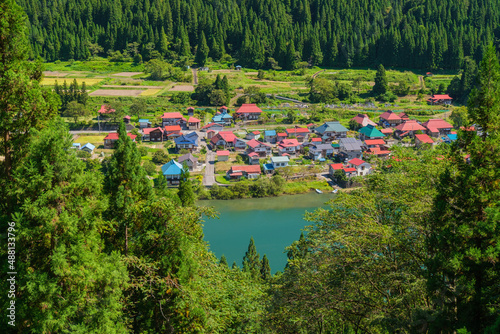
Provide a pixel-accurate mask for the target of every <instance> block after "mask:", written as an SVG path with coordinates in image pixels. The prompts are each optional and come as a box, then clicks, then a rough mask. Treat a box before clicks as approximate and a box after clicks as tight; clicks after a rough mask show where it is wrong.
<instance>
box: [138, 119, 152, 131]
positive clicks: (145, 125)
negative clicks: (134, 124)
mask: <svg viewBox="0 0 500 334" xmlns="http://www.w3.org/2000/svg"><path fill="white" fill-rule="evenodd" d="M139 127H140V128H141V129H142V128H150V127H151V122H150V121H149V119H140V120H139Z"/></svg>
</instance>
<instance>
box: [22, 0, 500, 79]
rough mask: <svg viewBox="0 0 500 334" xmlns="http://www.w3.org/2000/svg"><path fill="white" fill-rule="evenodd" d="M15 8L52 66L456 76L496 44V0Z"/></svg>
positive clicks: (132, 1)
mask: <svg viewBox="0 0 500 334" xmlns="http://www.w3.org/2000/svg"><path fill="white" fill-rule="evenodd" d="M17 2H18V3H19V4H20V5H21V6H22V7H23V9H24V10H25V11H26V13H27V15H28V17H29V29H30V33H29V40H30V44H31V46H32V54H31V57H35V58H36V57H38V56H41V57H43V58H44V59H45V60H47V61H55V60H58V59H62V60H68V59H75V60H83V59H88V58H89V57H91V56H93V55H101V56H108V55H109V56H111V57H114V59H116V60H119V59H121V57H122V56H124V55H125V57H130V58H132V57H134V56H135V57H136V59H137V60H139V59H143V60H149V59H151V58H160V57H166V58H167V59H172V60H176V59H192V58H194V57H195V56H196V61H197V63H199V64H201V65H202V64H203V63H204V61H205V59H206V57H207V56H208V57H211V58H212V59H213V60H219V59H221V58H225V59H226V60H227V59H228V55H229V56H231V57H233V58H235V59H236V60H237V62H238V63H239V64H240V65H244V66H251V67H256V68H265V67H274V68H279V67H281V68H284V69H292V68H293V67H294V66H295V64H296V63H297V62H298V61H307V62H309V64H311V65H322V66H347V67H350V66H371V65H378V64H380V63H382V64H384V65H385V66H392V67H404V68H420V69H439V68H442V69H459V68H461V66H462V62H463V60H464V58H465V57H471V58H473V59H474V60H475V61H476V62H479V60H480V59H481V58H482V56H483V53H484V49H485V46H486V45H487V44H488V43H490V42H494V43H496V42H497V41H498V39H499V38H500V29H499V23H500V1H498V0H470V1H453V0H440V1H438V0H412V1H402V0H388V1H370V0H356V1H345V0H238V1H237V0H222V1H209V0H185V1H184V0H165V1H163V0H121V1H101V0H55V1H45V0H43V1H39V0H18V1H17ZM117 52H118V53H117ZM139 55H140V56H139ZM139 57H140V58H139ZM229 60H231V58H230V57H229Z"/></svg>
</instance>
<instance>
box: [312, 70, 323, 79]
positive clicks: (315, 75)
mask: <svg viewBox="0 0 500 334" xmlns="http://www.w3.org/2000/svg"><path fill="white" fill-rule="evenodd" d="M325 71H326V70H321V71H318V72H316V73H314V74H313V75H312V78H313V79H314V78H316V77H317V76H318V75H319V74H320V73H321V72H325Z"/></svg>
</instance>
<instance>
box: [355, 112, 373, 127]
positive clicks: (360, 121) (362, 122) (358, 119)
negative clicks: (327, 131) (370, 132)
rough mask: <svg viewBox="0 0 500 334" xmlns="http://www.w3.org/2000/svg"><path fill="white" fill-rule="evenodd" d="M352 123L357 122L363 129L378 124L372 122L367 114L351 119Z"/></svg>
mask: <svg viewBox="0 0 500 334" xmlns="http://www.w3.org/2000/svg"><path fill="white" fill-rule="evenodd" d="M351 121H355V122H356V123H358V124H359V125H361V127H364V126H367V125H368V124H370V125H373V126H376V125H377V124H376V123H375V122H374V121H372V120H371V119H370V118H369V117H368V115H367V114H358V115H357V116H355V117H353V118H351Z"/></svg>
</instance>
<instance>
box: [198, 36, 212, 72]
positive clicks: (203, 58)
mask: <svg viewBox="0 0 500 334" xmlns="http://www.w3.org/2000/svg"><path fill="white" fill-rule="evenodd" d="M209 52H210V49H209V48H208V45H207V40H206V38H205V33H203V31H202V32H201V36H200V42H199V43H198V48H197V50H196V56H195V61H196V63H198V65H199V66H205V63H206V62H207V57H208V53H209Z"/></svg>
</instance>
